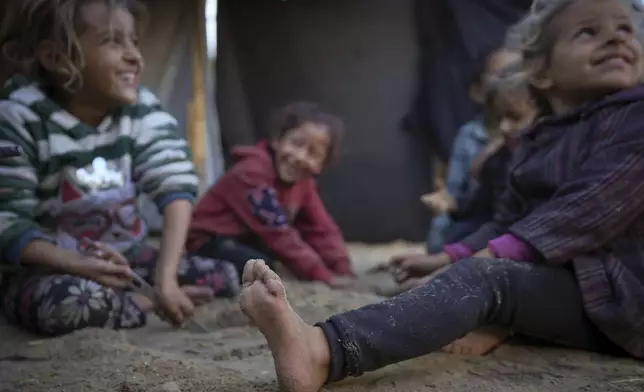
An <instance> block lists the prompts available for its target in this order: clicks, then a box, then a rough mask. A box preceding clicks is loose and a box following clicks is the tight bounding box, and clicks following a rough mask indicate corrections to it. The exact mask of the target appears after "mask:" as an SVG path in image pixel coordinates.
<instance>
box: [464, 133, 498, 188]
mask: <svg viewBox="0 0 644 392" xmlns="http://www.w3.org/2000/svg"><path fill="white" fill-rule="evenodd" d="M504 143H505V142H504V140H503V138H499V139H495V140H492V141H491V142H489V143H488V144H487V145H486V146H485V148H484V149H483V151H481V152H480V153H479V154H478V155H477V156H476V157H475V158H474V160H473V161H472V166H470V176H471V177H472V178H474V179H475V180H478V179H479V178H480V176H481V169H482V168H483V164H485V161H487V160H488V159H489V158H490V157H491V156H492V155H494V154H495V153H496V152H497V151H499V150H500V149H501V147H503V144H504Z"/></svg>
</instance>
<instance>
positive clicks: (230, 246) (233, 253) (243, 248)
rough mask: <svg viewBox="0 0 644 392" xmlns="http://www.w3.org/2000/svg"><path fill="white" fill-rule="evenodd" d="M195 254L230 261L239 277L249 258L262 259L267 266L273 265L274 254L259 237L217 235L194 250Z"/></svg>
mask: <svg viewBox="0 0 644 392" xmlns="http://www.w3.org/2000/svg"><path fill="white" fill-rule="evenodd" d="M195 253H196V254H197V255H200V256H203V257H208V258H212V259H218V260H226V261H229V262H230V263H232V264H233V265H234V266H235V268H236V269H237V272H238V273H239V277H240V279H241V277H242V275H243V272H244V266H245V265H246V263H247V262H248V260H251V259H263V260H264V261H266V264H267V265H268V266H269V267H271V268H272V267H273V264H274V260H275V256H274V254H273V252H272V251H271V250H270V249H269V248H268V247H267V246H266V245H264V244H263V243H262V242H261V241H260V240H259V239H246V240H244V239H239V238H233V237H226V236H217V237H212V238H211V239H209V240H208V241H207V242H206V243H205V244H204V245H202V246H201V248H199V250H197V251H196V252H195Z"/></svg>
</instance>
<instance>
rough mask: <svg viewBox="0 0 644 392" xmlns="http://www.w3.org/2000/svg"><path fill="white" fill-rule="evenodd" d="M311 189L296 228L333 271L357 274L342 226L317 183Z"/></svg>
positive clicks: (343, 273) (350, 274) (342, 273)
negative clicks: (326, 206) (324, 199)
mask: <svg viewBox="0 0 644 392" xmlns="http://www.w3.org/2000/svg"><path fill="white" fill-rule="evenodd" d="M310 189H311V191H310V192H309V194H308V197H307V199H306V202H305V203H304V205H303V208H302V210H301V211H300V213H299V214H298V215H297V218H296V220H295V223H294V225H295V227H296V229H297V230H299V232H300V234H301V235H302V238H303V239H304V241H306V242H307V243H308V244H309V245H310V246H311V248H313V249H314V250H315V251H316V252H317V253H318V254H319V255H320V257H321V258H322V260H323V261H324V263H325V264H326V265H327V266H328V267H329V268H330V269H331V270H332V271H333V272H335V273H337V274H338V275H347V276H355V274H354V272H353V269H352V268H351V259H350V257H349V252H347V249H346V247H345V244H344V238H343V237H342V232H341V231H340V228H339V227H338V226H337V225H336V224H335V222H334V221H333V219H332V218H331V217H330V216H329V214H328V212H327V211H326V208H324V203H322V200H321V199H320V195H319V194H318V190H317V188H316V187H315V185H313V186H311V188H310Z"/></svg>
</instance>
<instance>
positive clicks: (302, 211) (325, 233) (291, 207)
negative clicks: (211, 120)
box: [186, 141, 353, 283]
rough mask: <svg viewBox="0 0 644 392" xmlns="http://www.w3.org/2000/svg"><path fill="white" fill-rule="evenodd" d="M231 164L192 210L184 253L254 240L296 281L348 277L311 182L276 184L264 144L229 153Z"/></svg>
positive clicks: (343, 253) (337, 237) (336, 235)
mask: <svg viewBox="0 0 644 392" xmlns="http://www.w3.org/2000/svg"><path fill="white" fill-rule="evenodd" d="M233 156H234V157H235V158H236V159H237V163H236V164H235V165H234V166H233V167H232V168H231V169H230V170H229V171H228V172H227V173H226V174H225V175H224V176H222V177H221V178H220V179H219V180H218V181H217V183H216V184H215V185H214V186H213V187H211V188H210V189H209V190H208V191H207V192H206V193H205V194H204V195H203V196H202V198H201V200H200V201H199V203H198V204H197V207H196V208H195V211H194V214H193V219H192V223H191V225H190V232H189V234H188V241H187V245H186V247H187V249H188V251H196V250H197V249H199V247H201V246H202V245H203V244H204V243H205V242H206V241H207V240H208V238H209V237H211V236H216V235H225V236H231V237H236V236H243V235H246V234H250V233H254V234H256V235H258V236H259V237H260V238H261V239H262V240H263V241H264V242H265V243H266V244H267V245H268V246H269V247H270V248H271V250H272V251H273V252H275V254H276V255H277V256H278V257H280V261H282V263H284V265H286V266H287V267H288V268H289V269H290V270H292V271H293V272H294V273H295V274H296V275H297V277H298V278H301V279H308V280H317V281H322V282H326V283H329V282H330V281H331V279H332V278H333V276H334V275H353V271H352V269H351V263H350V260H349V255H348V253H347V250H346V248H345V245H344V239H343V238H342V233H341V232H340V230H339V228H338V227H337V225H336V224H335V223H334V222H333V220H332V219H331V217H330V216H329V214H328V213H327V212H326V209H325V208H324V205H323V204H322V200H320V196H319V195H318V190H317V185H316V183H315V180H314V179H313V178H307V179H303V180H300V181H298V182H297V183H295V184H289V185H286V184H284V183H282V182H281V181H280V180H279V178H278V175H277V172H276V170H275V167H274V164H273V154H272V151H271V149H270V146H269V144H268V142H266V141H264V142H260V143H258V144H257V145H256V146H244V147H237V148H235V149H234V150H233Z"/></svg>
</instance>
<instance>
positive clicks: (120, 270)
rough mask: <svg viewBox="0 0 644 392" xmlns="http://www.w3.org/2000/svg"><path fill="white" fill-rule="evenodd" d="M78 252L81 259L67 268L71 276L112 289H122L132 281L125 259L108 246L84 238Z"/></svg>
mask: <svg viewBox="0 0 644 392" xmlns="http://www.w3.org/2000/svg"><path fill="white" fill-rule="evenodd" d="M78 250H79V252H80V255H81V257H80V258H79V259H76V260H72V261H71V263H70V266H69V267H70V268H69V272H71V273H72V274H74V275H78V276H82V277H84V278H87V279H90V280H93V281H95V282H98V283H100V284H102V285H105V286H108V287H114V288H124V287H126V285H127V284H128V283H129V282H130V281H131V280H132V270H131V269H130V265H129V263H128V262H127V259H125V257H123V255H122V254H121V253H119V252H118V251H116V250H115V249H113V248H112V247H110V246H109V245H107V244H104V243H102V242H95V241H91V240H88V239H86V238H84V239H82V240H81V241H80V243H79V248H78Z"/></svg>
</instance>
